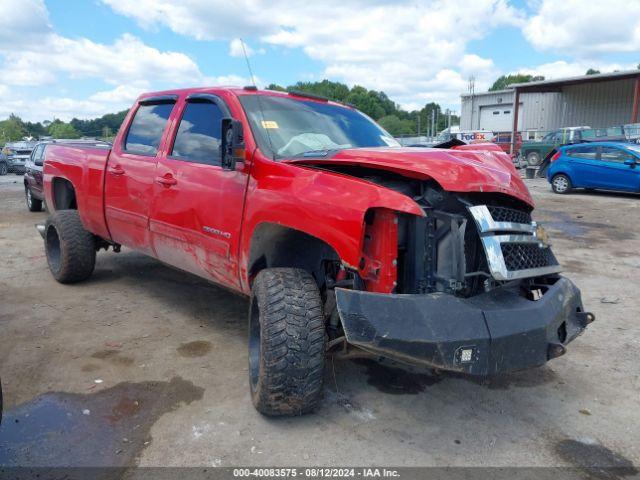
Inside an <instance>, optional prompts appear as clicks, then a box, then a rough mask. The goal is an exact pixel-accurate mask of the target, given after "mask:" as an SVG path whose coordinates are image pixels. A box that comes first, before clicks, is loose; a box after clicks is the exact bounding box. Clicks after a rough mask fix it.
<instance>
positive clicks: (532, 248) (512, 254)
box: [500, 243, 558, 271]
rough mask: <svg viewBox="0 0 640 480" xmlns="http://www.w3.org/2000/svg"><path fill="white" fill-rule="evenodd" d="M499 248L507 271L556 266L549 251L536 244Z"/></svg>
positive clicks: (506, 245) (512, 244) (510, 244)
mask: <svg viewBox="0 0 640 480" xmlns="http://www.w3.org/2000/svg"><path fill="white" fill-rule="evenodd" d="M500 247H501V248H502V256H503V257H504V263H505V265H506V267H507V270H509V271H514V270H527V269H530V268H542V267H550V266H553V265H558V261H557V260H556V257H555V256H554V255H553V252H552V251H551V249H550V248H541V247H539V246H538V244H536V243H503V244H501V245H500Z"/></svg>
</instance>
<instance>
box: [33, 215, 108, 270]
mask: <svg viewBox="0 0 640 480" xmlns="http://www.w3.org/2000/svg"><path fill="white" fill-rule="evenodd" d="M44 245H45V252H46V255H47V262H48V264H49V269H50V270H51V274H52V275H53V278H55V279H56V280H57V281H58V282H60V283H76V282H80V281H82V280H86V279H87V278H89V277H90V276H91V274H92V273H93V269H94V268H95V265H96V242H95V238H94V236H93V234H92V233H91V232H88V231H87V230H85V228H84V226H83V225H82V222H81V221H80V215H79V214H78V211H77V210H59V211H57V212H55V213H54V214H53V215H51V216H50V217H49V218H48V219H47V222H46V224H45V235H44Z"/></svg>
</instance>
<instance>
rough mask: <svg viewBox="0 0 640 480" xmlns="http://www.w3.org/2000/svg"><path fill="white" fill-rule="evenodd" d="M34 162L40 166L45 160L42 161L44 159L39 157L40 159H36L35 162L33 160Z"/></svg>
mask: <svg viewBox="0 0 640 480" xmlns="http://www.w3.org/2000/svg"><path fill="white" fill-rule="evenodd" d="M33 163H34V165H36V166H38V167H41V166H42V165H43V164H44V162H43V161H42V159H41V158H40V159H38V160H36V161H35V162H33Z"/></svg>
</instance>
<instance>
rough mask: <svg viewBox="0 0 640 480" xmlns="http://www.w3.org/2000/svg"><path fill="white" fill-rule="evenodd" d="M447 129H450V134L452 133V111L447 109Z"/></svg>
mask: <svg viewBox="0 0 640 480" xmlns="http://www.w3.org/2000/svg"><path fill="white" fill-rule="evenodd" d="M447 128H448V129H449V133H451V110H450V109H448V108H447Z"/></svg>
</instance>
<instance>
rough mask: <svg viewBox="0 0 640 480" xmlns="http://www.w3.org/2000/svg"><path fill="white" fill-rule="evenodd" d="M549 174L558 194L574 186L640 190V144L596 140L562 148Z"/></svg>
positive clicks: (624, 190)
mask: <svg viewBox="0 0 640 480" xmlns="http://www.w3.org/2000/svg"><path fill="white" fill-rule="evenodd" d="M546 175H547V180H548V181H549V183H550V184H551V188H552V189H553V191H554V192H555V193H569V192H570V191H571V190H572V189H574V188H587V189H602V190H618V191H623V192H640V146H638V145H636V144H632V143H617V142H594V143H583V144H579V145H569V146H564V147H560V148H558V149H557V151H556V152H555V153H554V154H553V155H552V156H551V159H550V164H549V167H548V168H547V170H546Z"/></svg>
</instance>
